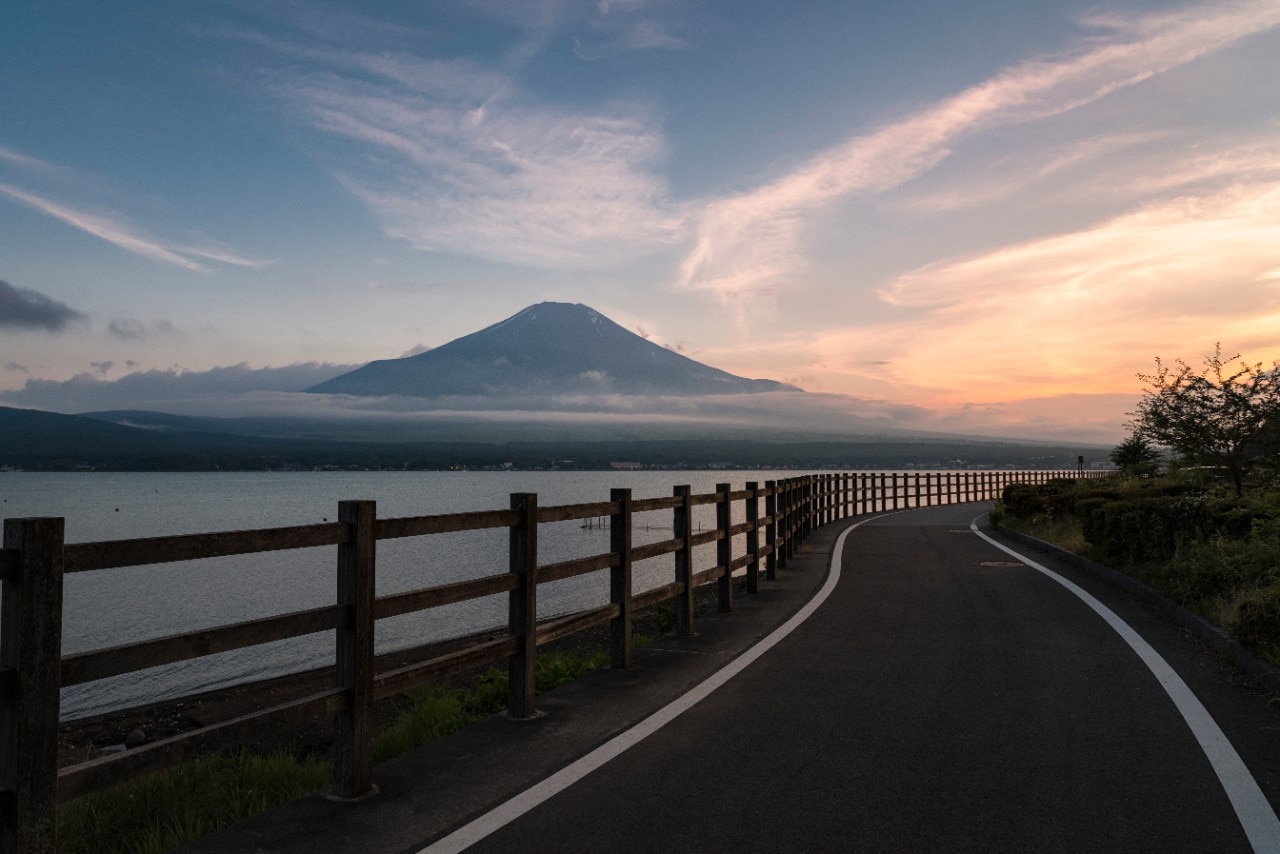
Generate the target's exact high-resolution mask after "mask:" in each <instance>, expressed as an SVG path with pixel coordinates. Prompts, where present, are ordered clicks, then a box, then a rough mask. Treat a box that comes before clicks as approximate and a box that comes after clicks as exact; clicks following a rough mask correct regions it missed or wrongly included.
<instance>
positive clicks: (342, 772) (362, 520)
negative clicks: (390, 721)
mask: <svg viewBox="0 0 1280 854" xmlns="http://www.w3.org/2000/svg"><path fill="white" fill-rule="evenodd" d="M338 519H339V520H340V521H341V522H342V523H343V524H345V525H347V526H348V527H349V528H350V531H351V533H350V535H349V536H348V537H347V539H346V542H344V543H342V544H341V545H339V546H338V605H339V606H340V607H342V608H344V609H346V611H347V619H346V621H345V622H344V624H343V625H342V627H340V628H339V629H338V631H337V649H336V657H337V662H336V663H337V668H336V673H335V678H336V684H335V687H337V688H340V689H342V690H343V691H344V692H345V693H346V695H347V701H346V703H345V704H344V705H345V708H344V709H343V710H342V711H341V712H339V713H338V714H337V715H336V716H335V718H334V741H333V793H332V796H333V797H335V798H339V799H343V800H350V799H353V798H363V797H367V796H369V795H371V794H374V793H376V792H377V787H376V786H374V785H373V670H374V667H373V640H374V607H373V603H374V598H375V593H374V591H375V590H376V583H375V577H374V576H375V567H376V565H375V559H376V550H375V547H376V540H375V539H374V524H375V522H376V520H377V512H376V505H375V503H374V502H372V501H341V502H339V503H338Z"/></svg>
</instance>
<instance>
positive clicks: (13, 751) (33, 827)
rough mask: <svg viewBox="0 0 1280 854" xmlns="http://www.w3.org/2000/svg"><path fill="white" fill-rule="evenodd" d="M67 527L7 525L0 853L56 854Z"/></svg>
mask: <svg viewBox="0 0 1280 854" xmlns="http://www.w3.org/2000/svg"><path fill="white" fill-rule="evenodd" d="M65 527H66V526H65V522H64V520H63V519H57V518H45V519H6V520H5V521H4V548H5V549H12V550H13V551H15V552H17V554H18V568H17V571H16V572H15V573H14V576H15V577H11V578H8V579H6V580H5V582H4V586H3V588H4V589H3V592H2V593H0V667H4V668H8V669H10V671H11V672H12V673H13V677H12V678H13V680H14V690H13V691H12V692H9V694H10V696H9V697H8V700H9V702H6V703H0V788H3V789H7V790H9V791H10V792H12V793H13V795H12V797H10V798H8V799H6V805H7V807H8V808H7V809H5V810H4V811H3V814H0V851H6V852H8V851H21V852H22V854H37V852H38V854H53V851H54V849H55V847H56V844H57V840H56V824H55V821H54V813H55V806H56V805H57V799H58V704H59V690H58V689H59V684H58V677H59V665H60V661H61V656H62V576H63V571H62V570H63V549H64V545H63V541H64V531H65Z"/></svg>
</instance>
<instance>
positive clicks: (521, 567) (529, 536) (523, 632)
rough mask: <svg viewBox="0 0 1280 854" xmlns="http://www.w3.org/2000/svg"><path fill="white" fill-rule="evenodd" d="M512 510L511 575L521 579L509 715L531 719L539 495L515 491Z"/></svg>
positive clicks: (515, 595) (514, 602)
mask: <svg viewBox="0 0 1280 854" xmlns="http://www.w3.org/2000/svg"><path fill="white" fill-rule="evenodd" d="M511 509H512V510H514V511H515V512H516V516H517V519H516V523H515V525H513V526H512V527H511V566H510V570H511V572H514V573H516V574H517V575H518V576H519V582H518V584H517V586H516V588H515V589H514V590H512V591H511V592H510V593H508V594H507V628H508V631H510V632H511V634H512V635H514V636H515V639H516V643H517V644H518V647H517V649H516V651H515V653H513V654H512V655H511V657H510V658H509V659H507V716H508V717H512V718H531V717H533V716H534V715H536V714H537V713H538V710H537V708H536V706H535V705H534V702H533V695H534V677H533V669H534V665H535V664H536V663H537V660H538V494H537V493H536V492H513V493H512V494H511Z"/></svg>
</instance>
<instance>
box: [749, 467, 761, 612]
mask: <svg viewBox="0 0 1280 854" xmlns="http://www.w3.org/2000/svg"><path fill="white" fill-rule="evenodd" d="M747 492H750V493H751V495H750V496H748V498H747V518H746V521H747V522H749V523H751V527H750V528H747V554H748V555H750V556H751V560H750V561H749V562H748V563H747V592H748V593H759V592H760V483H759V482H758V481H754V480H753V481H749V482H748V483H747Z"/></svg>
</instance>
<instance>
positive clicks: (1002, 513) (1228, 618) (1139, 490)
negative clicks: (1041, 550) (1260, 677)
mask: <svg viewBox="0 0 1280 854" xmlns="http://www.w3.org/2000/svg"><path fill="white" fill-rule="evenodd" d="M1183 477H1184V479H1185V476H1183ZM1170 483H1172V484H1175V485H1176V483H1177V478H1176V477H1162V478H1158V479H1156V478H1153V479H1150V480H1148V481H1123V480H1121V481H1116V482H1109V483H1108V485H1107V488H1108V489H1109V490H1111V492H1112V493H1113V498H1112V499H1109V500H1114V501H1116V502H1117V504H1116V505H1110V506H1121V507H1123V506H1124V504H1123V503H1122V502H1128V501H1130V500H1133V501H1134V502H1135V504H1134V505H1130V506H1140V505H1136V502H1138V501H1141V497H1142V495H1143V493H1144V491H1147V490H1149V488H1151V487H1155V488H1159V487H1160V486H1162V484H1170ZM1196 485H1197V486H1199V487H1200V488H1201V489H1202V490H1203V492H1201V493H1200V494H1199V495H1196V496H1190V495H1189V496H1188V498H1187V499H1181V500H1180V501H1181V504H1179V503H1178V502H1173V503H1170V504H1168V505H1162V506H1168V508H1169V512H1170V513H1174V514H1176V513H1178V512H1180V511H1182V510H1184V509H1185V507H1191V506H1192V505H1197V506H1199V507H1210V508H1216V509H1214V510H1213V513H1214V514H1216V515H1214V516H1213V517H1212V519H1211V521H1212V522H1215V523H1217V524H1216V525H1213V524H1205V523H1201V525H1202V526H1201V527H1200V528H1199V529H1197V527H1196V526H1195V525H1192V524H1187V525H1186V526H1185V528H1181V527H1180V524H1181V523H1179V522H1178V520H1177V517H1174V518H1173V521H1170V520H1168V519H1164V518H1147V519H1145V521H1144V523H1143V524H1144V527H1143V528H1142V529H1135V528H1133V526H1132V525H1133V523H1130V525H1129V527H1127V528H1126V527H1119V533H1112V530H1113V529H1112V528H1111V527H1110V526H1109V525H1106V526H1099V525H1098V524H1097V521H1096V519H1097V517H1096V516H1095V517H1094V520H1093V525H1092V529H1094V530H1095V533H1098V534H1099V535H1100V536H1104V537H1110V538H1111V540H1110V541H1109V542H1108V543H1105V544H1101V545H1103V546H1104V547H1101V548H1100V547H1099V545H1100V544H1097V543H1090V542H1088V541H1087V540H1086V537H1085V534H1084V530H1083V528H1082V525H1081V521H1080V517H1079V516H1077V515H1076V513H1074V512H1060V513H1059V515H1057V516H1056V517H1053V516H1052V515H1050V514H1047V513H1041V512H1039V511H1038V508H1039V507H1040V505H1039V504H1037V503H1036V501H1035V500H1031V501H1024V506H1026V507H1029V508H1037V511H1035V512H1029V513H1026V515H1024V516H1018V515H1015V514H1014V513H1012V512H1011V510H1010V508H1009V507H1007V506H1003V505H1001V506H998V507H997V508H996V510H995V511H994V512H993V513H992V518H993V520H995V521H999V522H1001V523H1002V524H1005V525H1007V526H1008V527H1010V528H1014V529H1016V530H1018V531H1021V532H1023V533H1026V534H1029V535H1031V536H1033V537H1036V538H1038V539H1041V540H1044V541H1046V542H1049V543H1052V544H1053V545H1056V546H1058V547H1060V548H1063V549H1066V550H1067V551H1070V552H1073V553H1075V554H1080V555H1084V556H1087V557H1093V558H1095V559H1098V560H1102V561H1103V562H1105V563H1107V564H1108V565H1110V566H1112V567H1113V568H1115V569H1117V570H1120V571H1122V572H1126V573H1128V574H1129V575H1130V576H1132V577H1134V578H1137V579H1138V580H1140V581H1142V582H1144V583H1146V584H1149V585H1151V586H1152V587H1153V588H1155V589H1156V590H1158V591H1160V592H1161V593H1162V594H1163V595H1165V596H1166V597H1168V598H1169V599H1171V600H1172V601H1174V602H1177V603H1179V604H1181V605H1183V606H1184V607H1186V608H1188V609H1189V610H1191V611H1192V612H1194V613H1197V614H1199V615H1200V616H1202V617H1204V618H1205V619H1207V620H1209V621H1210V622H1211V623H1213V624H1214V625H1216V626H1218V627H1220V628H1222V629H1223V630H1224V631H1226V632H1227V633H1228V634H1229V635H1231V636H1232V637H1233V638H1234V639H1235V640H1236V641H1238V642H1239V643H1241V644H1243V645H1244V646H1246V647H1248V648H1250V649H1252V650H1254V651H1255V652H1256V653H1258V654H1259V655H1261V656H1262V657H1263V658H1265V659H1267V660H1268V661H1270V662H1271V663H1272V664H1275V665H1277V666H1280V491H1277V490H1274V489H1272V490H1269V491H1268V490H1258V491H1255V492H1252V493H1250V494H1247V495H1246V496H1245V497H1244V498H1241V499H1231V500H1228V501H1226V502H1224V501H1223V500H1222V499H1221V496H1220V494H1219V493H1220V490H1219V491H1218V492H1215V491H1214V490H1215V489H1217V487H1216V485H1215V484H1213V483H1205V484H1196ZM1088 488H1089V485H1088V484H1085V485H1083V487H1081V490H1082V491H1081V492H1079V493H1077V496H1078V498H1077V500H1081V504H1080V505H1078V506H1080V507H1084V506H1086V505H1084V503H1083V500H1087V492H1084V491H1083V490H1087V489H1088ZM1057 494H1058V495H1059V496H1062V495H1067V494H1068V493H1064V492H1063V490H1062V489H1058V490H1057ZM1033 498H1034V497H1033ZM1215 501H1216V503H1215ZM1094 512H1098V511H1094ZM1242 514H1247V515H1242ZM1206 515H1208V514H1207V513H1206ZM1113 518H1121V517H1118V516H1117V517H1113ZM1241 518H1243V519H1244V520H1245V521H1246V522H1247V524H1244V525H1242V524H1240V523H1239V521H1238V520H1239V519H1241ZM1117 546H1121V547H1117Z"/></svg>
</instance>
